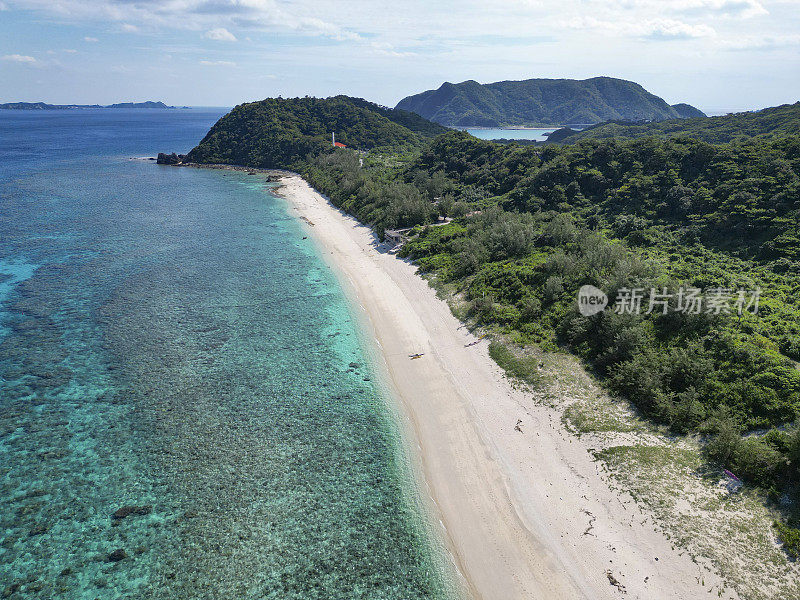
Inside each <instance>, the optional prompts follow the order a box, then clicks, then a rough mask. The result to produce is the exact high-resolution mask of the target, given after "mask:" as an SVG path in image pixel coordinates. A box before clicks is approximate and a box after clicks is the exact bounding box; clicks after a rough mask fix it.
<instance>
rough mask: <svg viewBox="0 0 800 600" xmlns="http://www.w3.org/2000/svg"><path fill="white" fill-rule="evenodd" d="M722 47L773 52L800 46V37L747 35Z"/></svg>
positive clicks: (724, 43)
mask: <svg viewBox="0 0 800 600" xmlns="http://www.w3.org/2000/svg"><path fill="white" fill-rule="evenodd" d="M722 45H723V47H725V48H729V49H731V50H772V49H774V48H787V47H792V46H800V35H764V36H755V35H745V36H740V37H737V38H736V39H732V40H725V41H724V42H723V44H722Z"/></svg>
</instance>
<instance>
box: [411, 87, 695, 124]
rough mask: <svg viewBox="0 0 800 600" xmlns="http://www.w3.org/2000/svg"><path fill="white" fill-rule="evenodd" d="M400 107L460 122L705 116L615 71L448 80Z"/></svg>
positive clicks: (441, 120) (442, 120) (572, 121)
mask: <svg viewBox="0 0 800 600" xmlns="http://www.w3.org/2000/svg"><path fill="white" fill-rule="evenodd" d="M397 108H399V109H402V110H406V111H410V112H415V113H417V114H418V115H420V116H422V117H425V118H426V119H430V120H431V121H435V122H437V123H441V124H442V125H449V126H457V127H511V126H525V125H527V126H535V125H567V124H584V125H590V124H594V123H601V122H604V121H612V120H624V121H663V120H666V119H686V118H692V117H705V116H706V115H705V114H704V113H703V112H702V111H700V110H698V109H697V108H695V107H693V106H690V105H688V104H674V105H670V104H668V103H667V102H666V101H665V100H664V99H662V98H659V97H658V96H656V95H655V94H651V93H650V92H648V91H647V90H646V89H644V88H643V87H642V86H641V85H639V84H638V83H634V82H633V81H626V80H624V79H615V78H613V77H593V78H591V79H583V80H577V79H526V80H524V81H498V82H496V83H488V84H480V83H478V82H477V81H473V80H469V81H464V82H462V83H450V82H446V83H443V84H442V85H441V86H440V87H439V88H438V89H436V90H428V91H426V92H422V93H419V94H415V95H413V96H408V97H407V98H403V99H402V100H401V101H400V102H399V103H398V104H397Z"/></svg>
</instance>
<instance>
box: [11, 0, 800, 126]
mask: <svg viewBox="0 0 800 600" xmlns="http://www.w3.org/2000/svg"><path fill="white" fill-rule="evenodd" d="M596 75H609V76H613V77H621V78H624V79H630V80H633V81H637V82H639V83H641V84H642V85H644V86H645V87H646V88H647V89H648V90H650V91H651V92H653V93H655V94H658V95H659V96H662V97H664V98H665V99H666V100H667V101H669V102H671V103H674V102H688V103H690V104H693V105H695V106H698V107H699V108H702V109H704V110H706V111H713V112H717V111H726V110H741V109H752V108H762V107H766V106H774V105H776V104H782V103H786V102H795V101H797V100H798V99H800V0H782V1H781V0H776V1H769V0H506V1H502V2H500V1H492V0H481V1H472V0H468V1H461V2H451V1H448V0H443V1H437V0H424V1H423V0H395V1H384V0H339V1H335V2H334V1H329V2H323V1H320V0H299V1H293V0H93V1H82V0H0V102H4V101H37V100H43V101H46V102H80V103H95V102H98V103H111V102H118V101H125V100H146V99H155V100H164V101H165V102H167V103H170V104H180V105H184V104H186V105H206V106H212V105H213V106H232V105H234V104H237V103H239V102H243V101H248V100H256V99H261V98H264V97H267V96H277V95H283V96H298V95H305V94H310V95H316V96H327V95H331V94H337V93H348V94H351V95H357V96H362V97H365V98H368V99H370V100H374V101H377V102H380V103H383V104H387V105H394V104H395V103H396V102H397V101H398V100H399V99H400V98H402V97H403V96H405V95H408V94H410V93H415V92H418V91H422V90H425V89H429V88H432V87H438V86H439V85H440V84H441V83H442V82H443V81H453V82H458V81H463V80H465V79H476V80H478V81H480V82H491V81H497V80H502V79H527V78H531V77H568V78H586V77H592V76H596Z"/></svg>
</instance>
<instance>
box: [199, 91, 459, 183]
mask: <svg viewBox="0 0 800 600" xmlns="http://www.w3.org/2000/svg"><path fill="white" fill-rule="evenodd" d="M445 131H447V129H446V128H445V127H442V126H441V125H437V124H436V123H431V122H430V121H427V120H425V119H423V118H422V117H420V116H419V115H415V114H412V113H408V112H405V111H401V110H395V109H390V108H385V107H381V106H378V105H377V104H373V103H371V102H368V101H366V100H362V99H361V98H351V97H349V96H336V97H333V98H310V97H305V98H268V99H266V100H261V101H259V102H251V103H248V104H240V105H239V106H237V107H236V108H234V109H233V110H232V111H231V112H230V113H228V114H227V115H225V116H224V117H222V118H221V119H220V120H219V121H217V123H216V124H215V125H214V127H212V128H211V130H210V131H209V132H208V134H207V135H206V136H205V137H204V138H203V140H202V141H201V142H200V144H199V145H198V146H197V147H196V148H194V149H193V150H192V151H191V152H190V153H189V155H188V157H187V159H186V160H187V161H189V162H197V163H224V164H237V165H247V166H252V167H265V168H296V167H298V165H299V164H300V163H301V162H302V161H304V160H306V159H307V158H308V157H309V156H314V155H316V154H319V153H321V152H323V151H325V150H326V149H328V148H330V146H331V133H335V134H336V141H337V142H341V143H342V144H345V145H347V146H348V147H351V148H354V149H358V150H371V149H375V148H387V149H388V148H391V149H392V151H394V152H398V151H402V150H404V149H411V148H416V147H419V146H420V145H421V144H422V143H423V142H424V141H425V140H426V139H428V138H431V137H433V136H435V135H437V134H439V133H442V132H445Z"/></svg>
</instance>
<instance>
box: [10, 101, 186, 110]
mask: <svg viewBox="0 0 800 600" xmlns="http://www.w3.org/2000/svg"><path fill="white" fill-rule="evenodd" d="M79 108H155V109H167V108H169V109H172V108H177V107H176V106H167V105H166V104H164V103H163V102H152V101H147V102H118V103H116V104H108V105H105V106H104V105H102V104H47V103H46V102H7V103H5V104H0V109H3V110H74V109H79Z"/></svg>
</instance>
